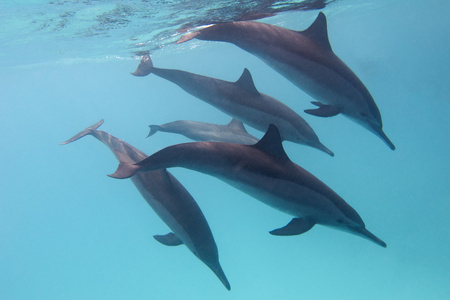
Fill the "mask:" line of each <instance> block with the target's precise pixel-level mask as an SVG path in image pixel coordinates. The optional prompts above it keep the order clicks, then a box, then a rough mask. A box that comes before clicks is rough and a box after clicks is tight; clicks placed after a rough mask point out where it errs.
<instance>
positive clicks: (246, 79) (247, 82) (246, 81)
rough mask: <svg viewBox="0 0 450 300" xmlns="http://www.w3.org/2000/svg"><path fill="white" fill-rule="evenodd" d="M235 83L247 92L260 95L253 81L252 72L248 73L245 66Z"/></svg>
mask: <svg viewBox="0 0 450 300" xmlns="http://www.w3.org/2000/svg"><path fill="white" fill-rule="evenodd" d="M235 84H236V85H238V86H240V87H241V88H243V89H246V90H247V91H249V92H252V93H254V94H256V95H260V94H259V92H258V90H257V89H256V87H255V83H254V82H253V78H252V74H250V71H249V70H248V69H247V68H245V69H244V72H242V75H241V77H239V79H238V80H237V81H236V82H235Z"/></svg>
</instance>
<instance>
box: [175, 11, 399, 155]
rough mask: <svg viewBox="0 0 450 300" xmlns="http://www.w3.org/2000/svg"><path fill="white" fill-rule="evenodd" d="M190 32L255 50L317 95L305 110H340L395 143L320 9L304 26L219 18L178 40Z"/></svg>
mask: <svg viewBox="0 0 450 300" xmlns="http://www.w3.org/2000/svg"><path fill="white" fill-rule="evenodd" d="M193 38H196V39H199V40H207V41H221V42H228V43H232V44H234V45H236V46H238V47H239V48H241V49H243V50H245V51H247V52H249V53H252V54H254V55H255V56H257V57H259V58H260V59H261V60H263V61H264V62H265V63H267V64H268V65H269V66H270V67H272V68H273V69H274V70H276V71H277V72H279V73H280V74H281V75H283V76H284V77H285V78H287V79H288V80H289V81H291V82H292V83H293V84H295V85H296V86H297V87H299V88H300V89H302V90H304V91H305V92H306V93H308V94H309V95H310V96H312V97H313V98H315V99H317V100H318V101H313V102H312V103H313V104H314V105H316V106H318V108H316V109H308V110H305V112H306V113H309V114H312V115H315V116H320V117H331V116H335V115H337V114H339V113H342V114H343V115H345V116H347V117H349V118H350V119H352V120H354V121H356V122H357V123H358V124H360V125H362V126H363V127H365V128H367V129H368V130H369V131H371V132H373V133H374V134H375V135H377V136H378V137H380V138H381V139H382V140H383V141H384V142H385V143H386V144H387V145H388V147H389V148H390V149H392V150H395V146H394V144H393V143H392V142H391V141H390V140H389V138H388V137H387V136H386V134H385V133H384V132H383V123H382V121H381V114H380V111H379V110H378V107H377V105H376V104H375V101H374V99H373V98H372V96H371V94H370V93H369V91H368V90H367V88H366V87H365V86H364V84H363V83H362V82H361V80H360V79H359V78H358V77H357V76H356V75H355V73H353V71H352V70H350V68H349V67H348V66H347V65H346V64H345V63H344V62H343V61H342V60H341V59H339V57H337V56H336V54H334V52H333V50H332V49H331V45H330V42H329V40H328V31H327V21H326V17H325V15H324V14H323V13H322V12H321V13H319V15H318V17H317V18H316V20H315V21H314V23H313V24H312V25H311V26H310V27H309V28H308V29H306V30H304V31H294V30H289V29H285V28H281V27H277V26H273V25H269V24H264V23H260V22H254V21H240V22H230V23H218V24H213V25H209V26H206V27H204V28H203V29H200V30H197V31H194V32H191V33H188V34H186V35H184V36H183V37H181V38H180V39H179V40H178V42H177V43H183V42H186V41H189V40H191V39H193Z"/></svg>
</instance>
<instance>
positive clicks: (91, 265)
mask: <svg viewBox="0 0 450 300" xmlns="http://www.w3.org/2000/svg"><path fill="white" fill-rule="evenodd" d="M244 2H245V1H242V2H241V3H236V2H235V1H214V2H211V1H53V2H49V1H37V0H35V1H2V2H1V4H0V20H1V21H0V46H1V47H0V97H1V101H0V112H1V113H0V128H1V132H2V133H1V146H2V147H1V156H0V170H1V173H0V299H215V300H219V299H259V300H260V299H448V297H449V294H450V284H449V282H450V255H449V254H450V220H449V213H450V187H449V186H450V171H449V170H450V160H449V154H450V138H449V137H450V121H449V118H448V116H449V115H450V101H449V100H450V99H449V95H450V88H449V86H450V57H449V53H450V38H449V28H450V19H449V18H448V14H449V12H450V3H449V2H448V1H443V0H442V1H438V0H435V1H419V0H418V1H406V0H400V1H362V0H341V1H316V2H317V3H318V4H317V3H316V4H311V3H312V2H314V1H303V2H305V3H306V2H308V3H310V4H311V5H312V6H311V7H301V6H295V5H294V6H289V5H293V3H294V2H295V1H286V3H285V4H283V3H282V2H283V1H277V2H276V3H275V4H276V5H275V4H274V5H273V7H272V8H271V9H268V8H266V9H261V10H260V11H259V10H257V9H260V8H258V7H256V8H255V7H253V6H251V3H252V2H256V3H257V2H259V1H248V3H247V4H245V5H244ZM269 2H270V1H269ZM297 2H298V3H301V2H302V1H297ZM249 3H250V4H249ZM320 3H322V4H323V5H320ZM194 4H195V5H194ZM246 5H249V6H246ZM314 5H317V6H314ZM315 7H323V8H322V9H320V10H314V9H312V10H310V9H306V8H315ZM225 8H226V9H225ZM255 11H257V12H261V13H263V14H272V13H276V14H275V15H274V16H271V17H268V18H264V19H261V20H259V21H261V22H266V23H270V24H273V25H277V26H281V27H284V28H288V29H293V30H304V29H306V28H307V27H308V26H309V25H310V24H311V23H312V22H313V21H314V19H315V17H316V16H317V14H318V12H319V11H323V12H324V13H325V14H326V16H327V20H328V34H329V39H330V43H331V46H332V48H333V50H334V52H335V53H336V54H337V55H338V56H339V57H340V58H341V59H342V60H343V61H344V62H345V63H346V64H347V65H348V66H349V67H350V68H351V69H352V70H353V71H354V72H355V73H356V74H357V75H358V77H359V78H360V79H361V80H362V82H363V83H364V84H365V85H366V87H367V88H368V89H369V91H370V92H371V94H372V96H373V97H374V99H375V101H376V103H377V105H378V107H379V109H380V112H381V115H382V118H383V124H384V127H383V129H384V131H385V133H386V134H387V135H388V136H389V138H390V139H391V140H392V142H393V143H394V144H395V145H396V147H397V149H396V150H395V151H391V150H390V149H389V148H388V147H387V146H386V145H385V144H384V143H383V142H382V141H381V140H380V139H379V138H378V137H376V136H375V135H373V134H372V133H370V132H369V131H367V130H366V129H364V128H362V127H361V126H358V125H357V124H356V123H354V122H352V121H351V120H349V119H347V118H345V117H343V116H341V115H339V116H336V117H332V118H326V119H324V118H318V117H315V116H310V115H307V114H305V113H304V112H303V110H304V109H307V108H312V105H311V104H310V101H312V100H313V99H312V98H311V97H309V96H308V95H306V94H305V93H304V92H303V91H301V90H300V89H298V88H297V87H295V86H294V85H293V84H291V83H290V82H289V81H288V80H286V79H285V78H283V77H282V76H281V75H279V74H278V73H276V72H275V71H274V70H273V69H271V68H270V67H269V66H267V65H266V64H264V63H263V62H262V61H260V60H259V59H258V58H256V57H255V56H253V55H251V54H249V53H247V52H245V51H243V50H241V49H239V48H237V47H236V46H234V45H231V44H227V43H219V42H202V41H198V40H193V41H190V42H187V43H184V44H179V45H174V44H173V42H174V41H176V40H177V39H178V38H179V37H180V36H181V34H182V33H181V32H180V31H181V30H178V29H180V28H182V27H183V26H182V25H183V24H187V25H192V26H197V25H201V24H207V23H205V22H206V21H209V22H213V21H229V20H233V19H239V18H241V17H242V16H245V15H247V14H248V15H252V14H253V13H255ZM212 12H217V14H216V15H215V14H213V13H212ZM207 17H210V18H209V19H208V18H207ZM145 51H150V54H151V56H152V59H153V62H154V65H155V66H156V67H161V68H173V69H181V70H185V71H189V72H193V73H197V74H202V75H206V76H210V77H214V78H220V79H223V80H228V81H235V80H237V79H238V78H239V76H240V75H241V73H242V71H243V69H244V68H248V69H249V70H250V71H251V73H252V76H253V79H254V82H255V85H256V87H257V89H258V90H259V91H260V92H262V93H265V94H268V95H271V96H272V97H275V98H276V99H278V100H280V101H282V102H284V103H285V104H287V105H288V106H290V107H291V108H293V109H294V110H295V111H296V112H298V113H299V114H300V115H301V116H302V117H303V118H304V119H305V120H306V121H307V122H308V123H309V124H310V125H311V127H312V128H313V129H314V131H315V132H316V133H317V135H318V136H319V138H320V140H321V141H322V142H323V143H324V144H325V145H326V146H327V147H328V148H330V149H331V150H332V151H333V152H334V153H335V157H329V156H328V155H326V154H324V153H322V152H320V151H318V150H316V149H313V148H311V147H306V146H302V145H298V144H293V143H290V142H284V143H283V145H284V147H285V150H286V152H287V154H288V155H289V157H290V158H291V160H292V161H294V162H295V163H297V164H299V165H300V166H302V167H304V168H305V169H306V170H308V171H309V172H311V173H312V174H314V175H315V176H317V177H318V178H319V179H320V180H322V181H323V182H324V183H325V184H327V185H328V186H330V187H331V188H332V189H333V190H334V191H336V192H337V193H338V194H339V195H340V196H341V197H342V198H344V199H345V200H346V201H347V202H348V203H349V204H350V205H351V206H352V207H354V208H355V209H356V210H357V211H358V213H359V214H360V215H361V217H362V218H363V220H364V222H365V223H366V226H367V228H368V229H369V230H370V231H371V232H373V233H374V234H375V235H377V236H378V237H380V238H381V239H382V240H384V241H385V242H386V243H387V245H388V247H387V248H386V249H384V248H382V247H379V246H377V245H376V244H374V243H372V242H370V241H368V240H365V239H362V238H360V237H358V236H355V235H351V234H348V233H345V232H342V231H338V230H335V229H333V228H329V227H324V226H315V227H314V228H313V229H312V230H311V231H309V232H307V233H305V234H303V235H300V236H291V237H279V236H272V235H270V234H269V233H268V232H269V231H270V230H273V229H275V228H279V227H282V226H284V225H286V224H287V223H288V222H289V221H290V220H291V217H290V216H288V215H286V214H284V213H282V212H280V211H277V210H274V209H272V208H270V207H268V206H266V205H264V204H262V203H261V202H259V201H258V200H255V199H253V198H251V197H249V196H247V195H246V194H244V193H242V192H240V191H239V190H236V189H234V188H232V187H231V186H228V185H226V184H224V183H223V182H221V181H219V180H217V179H216V178H213V177H210V176H207V175H204V174H201V173H196V172H194V171H190V170H186V169H181V168H174V169H171V170H170V171H171V172H172V174H173V175H175V176H176V177H177V179H178V180H179V181H180V182H181V183H182V184H183V185H184V186H185V187H186V188H187V190H188V191H189V192H190V193H191V194H192V196H193V197H194V198H195V199H196V201H197V202H198V204H199V205H200V207H201V209H202V211H203V213H204V214H205V217H206V219H207V220H208V223H209V225H210V227H211V230H212V232H213V235H214V238H215V241H216V243H217V246H218V248H219V255H220V262H221V265H222V267H223V269H224V272H225V274H226V275H227V277H228V280H229V281H230V283H231V291H227V290H226V289H225V288H224V287H223V286H222V284H221V283H220V281H219V280H218V279H217V278H216V276H215V275H214V274H213V273H212V272H211V271H210V270H209V269H208V268H207V267H206V266H205V265H204V264H203V263H202V262H201V261H200V260H198V259H197V258H196V257H195V256H194V255H193V254H192V253H191V252H190V251H188V249H186V247H185V246H179V247H166V246H164V245H161V244H159V243H158V242H156V241H155V240H154V239H153V237H152V236H153V235H155V234H166V233H167V232H169V229H168V227H167V226H166V225H165V224H164V223H163V222H162V221H161V220H160V219H159V217H158V216H157V215H156V214H155V213H154V212H153V210H152V209H151V208H150V207H149V206H148V204H147V203H146V202H145V201H144V199H143V198H142V197H141V195H140V194H139V193H138V191H137V190H136V188H135V187H134V186H133V184H132V183H131V182H130V180H116V179H112V178H109V177H107V176H106V174H111V173H113V172H114V171H115V169H116V167H117V160H116V159H115V157H114V156H113V155H112V153H111V152H110V151H109V149H107V147H106V146H104V145H103V144H102V143H100V142H99V141H97V140H95V139H94V138H92V137H86V138H84V139H82V140H80V141H77V142H75V143H72V144H70V145H67V146H60V145H59V143H61V142H63V141H65V140H67V139H68V138H70V137H71V136H73V135H74V134H76V133H78V132H79V131H81V130H82V129H84V128H86V127H87V126H89V125H91V124H94V123H95V122H97V121H99V120H100V119H104V120H105V123H104V124H103V125H102V127H100V129H101V130H104V131H107V132H109V133H111V134H112V135H114V136H116V137H118V138H120V139H123V140H124V141H126V142H128V143H130V144H132V145H133V146H135V147H137V148H138V149H140V150H142V151H144V152H146V153H147V154H151V153H154V152H155V151H158V150H160V149H162V148H164V147H166V146H169V145H172V144H176V143H182V142H188V141H189V140H188V139H186V138H184V137H182V136H180V135H174V134H168V133H158V134H156V135H155V136H152V137H150V138H148V139H146V138H145V137H146V136H147V134H148V125H150V124H163V123H167V122H171V121H175V120H195V121H202V122H209V123H216V124H226V123H228V122H229V121H230V120H231V118H230V117H229V116H227V115H225V114H223V113H221V112H220V111H218V110H216V109H215V108H213V107H212V106H209V105H208V104H206V103H204V102H202V101H200V100H198V99H196V98H194V97H192V96H191V95H189V94H187V93H186V92H184V91H183V90H181V89H180V88H179V87H177V86H176V85H174V84H172V83H170V82H168V81H166V80H163V79H161V78H159V77H157V76H152V75H149V76H147V77H145V78H137V77H133V76H131V75H130V72H133V71H134V70H135V69H136V67H137V65H138V63H139V54H140V53H141V52H142V53H144V52H145ZM247 129H248V131H249V132H250V133H251V134H253V135H255V136H257V137H261V136H262V135H263V133H262V132H258V131H256V130H253V129H251V128H249V127H248V126H247Z"/></svg>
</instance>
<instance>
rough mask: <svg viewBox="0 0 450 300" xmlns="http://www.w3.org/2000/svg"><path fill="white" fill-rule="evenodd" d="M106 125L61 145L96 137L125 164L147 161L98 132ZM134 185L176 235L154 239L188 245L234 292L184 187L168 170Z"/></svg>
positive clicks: (136, 179) (135, 180) (135, 178)
mask: <svg viewBox="0 0 450 300" xmlns="http://www.w3.org/2000/svg"><path fill="white" fill-rule="evenodd" d="M102 124H103V120H101V121H99V122H97V123H96V124H94V125H92V126H90V127H88V128H86V129H85V130H83V131H81V132H80V133H78V134H76V135H75V136H73V137H72V138H70V139H69V140H67V141H66V142H64V143H61V144H62V145H65V144H68V143H71V142H73V141H76V140H78V139H80V138H82V137H84V136H86V135H92V136H93V137H95V138H96V139H98V140H99V141H100V142H102V143H103V144H105V145H106V146H107V147H108V148H109V149H110V150H111V151H112V152H113V153H114V155H115V156H116V158H117V159H118V160H119V161H120V162H121V163H125V162H126V163H134V162H138V161H140V160H142V159H145V158H146V157H147V155H145V154H144V153H143V152H141V151H140V150H138V149H136V148H134V147H133V146H131V145H130V144H128V143H126V142H124V141H122V140H120V139H118V138H116V137H114V136H112V135H110V134H109V133H107V132H104V131H100V130H97V128H98V127H99V126H100V125H102ZM131 181H132V182H133V184H134V185H135V186H136V188H137V189H138V190H139V192H140V193H141V195H142V196H143V197H144V199H145V200H146V201H147V203H148V204H149V205H150V206H151V207H152V208H153V210H154V211H155V212H156V214H157V215H158V216H159V217H160V218H161V220H163V221H164V223H166V224H167V226H169V228H170V229H171V230H172V231H173V232H171V233H169V234H166V235H155V236H154V238H155V239H156V240H157V241H159V242H160V243H162V244H164V245H167V246H177V245H181V244H185V245H186V246H187V248H188V249H189V250H190V251H191V252H192V253H194V255H195V256H197V257H198V259H200V260H201V261H202V262H203V263H205V264H206V265H207V266H208V267H209V268H210V269H211V270H212V271H213V272H214V274H216V276H217V277H218V278H219V280H220V281H221V282H222V283H223V285H224V286H225V287H226V288H227V289H228V290H230V284H229V282H228V279H227V278H226V276H225V273H224V272H223V270H222V267H221V266H220V263H219V254H218V250H217V246H216V243H215V241H214V237H213V235H212V233H211V229H210V228H209V225H208V222H207V221H206V219H205V216H204V215H203V213H202V211H201V210H200V207H199V206H198V205H197V203H196V202H195V200H194V198H192V196H191V195H190V194H189V192H188V191H187V190H186V189H185V188H184V187H183V185H182V184H181V183H180V182H179V181H178V180H177V179H176V178H175V177H174V176H173V175H172V174H170V173H169V172H168V171H166V170H165V169H160V170H155V171H153V172H148V173H140V174H136V175H135V176H133V177H131Z"/></svg>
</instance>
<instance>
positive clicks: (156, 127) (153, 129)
mask: <svg viewBox="0 0 450 300" xmlns="http://www.w3.org/2000/svg"><path fill="white" fill-rule="evenodd" d="M149 127H150V132H149V133H148V135H147V137H149V136H152V135H154V134H155V133H157V132H158V131H159V130H160V129H161V126H159V125H150V126H149Z"/></svg>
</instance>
